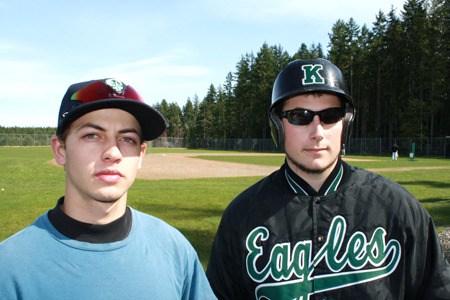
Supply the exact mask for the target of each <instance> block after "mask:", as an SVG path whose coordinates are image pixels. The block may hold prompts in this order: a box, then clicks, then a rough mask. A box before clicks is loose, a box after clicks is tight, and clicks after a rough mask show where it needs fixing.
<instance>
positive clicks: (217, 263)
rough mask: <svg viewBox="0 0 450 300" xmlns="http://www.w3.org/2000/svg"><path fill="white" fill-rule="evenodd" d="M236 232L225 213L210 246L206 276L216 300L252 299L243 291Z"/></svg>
mask: <svg viewBox="0 0 450 300" xmlns="http://www.w3.org/2000/svg"><path fill="white" fill-rule="evenodd" d="M240 243H241V242H240V240H239V235H238V233H237V232H236V230H235V229H234V228H233V226H231V224H230V223H229V222H228V220H227V210H226V211H225V213H224V215H223V217H222V220H221V222H220V225H219V228H218V230H217V233H216V236H215V238H214V242H213V245H212V250H211V255H210V258H209V263H208V267H207V270H206V276H207V277H208V280H209V282H210V284H211V287H212V289H213V291H214V293H215V295H216V297H217V298H218V299H249V298H253V297H254V296H253V297H252V295H249V294H248V292H247V291H245V290H244V288H243V286H244V284H243V282H242V281H245V280H246V279H245V278H244V277H243V275H242V274H243V273H242V272H243V271H244V270H242V264H243V262H242V255H243V254H242V253H240V252H241V251H240Z"/></svg>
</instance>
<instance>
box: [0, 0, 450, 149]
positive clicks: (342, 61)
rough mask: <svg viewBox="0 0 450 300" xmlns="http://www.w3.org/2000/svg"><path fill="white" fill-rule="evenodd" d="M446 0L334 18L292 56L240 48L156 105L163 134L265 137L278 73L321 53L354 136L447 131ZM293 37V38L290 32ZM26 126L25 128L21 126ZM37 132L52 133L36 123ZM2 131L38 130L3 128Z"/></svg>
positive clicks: (419, 0)
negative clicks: (179, 99) (217, 74)
mask: <svg viewBox="0 0 450 300" xmlns="http://www.w3.org/2000/svg"><path fill="white" fill-rule="evenodd" d="M449 15H450V1H448V0H407V1H406V2H405V4H404V5H403V9H402V10H401V11H400V12H399V13H397V12H396V11H395V9H393V8H391V10H390V11H389V12H388V13H384V12H382V11H379V12H378V13H377V14H376V15H375V21H374V22H373V23H372V26H371V28H369V27H368V26H367V25H366V24H364V25H363V26H360V25H358V24H357V23H356V22H355V20H354V19H353V18H350V19H349V20H348V21H344V20H341V19H339V20H337V21H336V22H335V23H334V24H333V26H332V28H331V33H329V43H328V45H327V49H328V51H327V52H326V53H325V51H324V50H323V47H322V45H321V44H320V43H319V44H314V43H313V44H312V45H310V46H307V45H306V44H305V43H299V44H300V47H299V49H298V51H297V52H296V53H294V54H293V55H290V54H289V53H287V51H285V50H283V48H282V46H281V45H268V44H267V43H264V44H263V45H262V46H261V48H260V49H259V51H258V52H257V53H256V54H254V53H252V52H251V53H247V54H245V55H242V56H241V58H240V60H239V61H238V62H237V64H236V70H235V71H234V72H229V73H228V74H227V75H226V77H225V80H224V82H223V84H220V85H218V86H214V85H213V84H211V85H210V86H209V88H208V89H207V93H206V96H205V97H204V98H203V99H202V100H200V99H199V98H198V96H197V95H195V96H194V97H193V99H191V98H190V97H189V98H187V101H186V104H185V105H183V107H181V108H180V106H179V105H178V104H177V103H176V102H172V103H169V102H168V101H167V100H166V99H163V100H162V101H161V102H158V103H157V104H156V105H155V108H157V109H158V110H159V111H161V113H162V114H163V115H164V116H165V117H166V118H167V120H168V121H169V124H170V126H169V128H168V129H167V130H166V132H165V135H166V136H169V137H177V138H186V140H187V141H188V142H189V144H191V145H195V143H194V142H195V141H198V140H204V139H265V138H270V130H269V125H268V118H267V111H268V108H269V106H270V104H271V93H272V85H273V82H274V80H275V77H276V75H277V74H278V73H279V72H280V71H281V70H282V69H283V68H284V67H285V66H286V65H287V64H288V62H289V61H292V60H294V59H298V58H319V57H322V58H326V59H329V60H331V61H332V62H333V63H334V64H336V65H337V66H338V67H339V68H340V69H341V70H342V72H343V74H344V78H345V80H346V84H347V89H348V92H349V94H350V95H351V96H352V97H353V101H354V104H355V108H356V110H357V114H356V118H355V120H354V126H353V130H352V136H353V137H357V138H391V139H392V138H402V137H407V138H415V137H418V138H427V137H429V138H433V137H439V136H446V135H450V118H449V117H448V116H449V112H450V109H449V107H450V103H449V98H448V95H449V89H450V85H449V77H450V53H449V49H450V45H449V43H450V24H449ZM293 38H295V37H293ZM25 131H26V132H25ZM40 132H42V133H44V132H45V133H47V132H48V133H54V129H53V128H42V129H40ZM0 133H36V128H33V129H30V128H28V129H26V128H25V129H23V128H22V129H20V128H4V127H0Z"/></svg>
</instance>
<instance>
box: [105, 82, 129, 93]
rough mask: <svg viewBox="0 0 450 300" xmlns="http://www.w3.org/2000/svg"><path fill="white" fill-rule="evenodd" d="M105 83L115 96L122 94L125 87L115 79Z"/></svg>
mask: <svg viewBox="0 0 450 300" xmlns="http://www.w3.org/2000/svg"><path fill="white" fill-rule="evenodd" d="M105 83H106V84H107V85H108V86H109V87H110V88H112V89H113V90H114V91H115V92H116V93H117V94H123V93H124V91H125V85H124V84H123V82H121V81H119V80H116V79H106V80H105Z"/></svg>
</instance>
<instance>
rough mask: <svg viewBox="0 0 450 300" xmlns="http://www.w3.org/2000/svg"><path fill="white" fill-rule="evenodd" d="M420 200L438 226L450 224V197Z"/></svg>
mask: <svg viewBox="0 0 450 300" xmlns="http://www.w3.org/2000/svg"><path fill="white" fill-rule="evenodd" d="M420 202H421V203H422V204H423V205H424V206H425V208H426V209H427V211H428V212H429V213H430V215H432V216H433V221H434V223H435V224H436V226H450V197H448V198H425V199H421V200H420Z"/></svg>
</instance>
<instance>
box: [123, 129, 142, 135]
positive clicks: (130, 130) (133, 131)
mask: <svg viewBox="0 0 450 300" xmlns="http://www.w3.org/2000/svg"><path fill="white" fill-rule="evenodd" d="M119 133H121V134H123V133H135V134H136V135H137V136H139V137H140V136H141V133H140V132H139V130H137V129H136V128H124V129H121V130H119Z"/></svg>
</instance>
